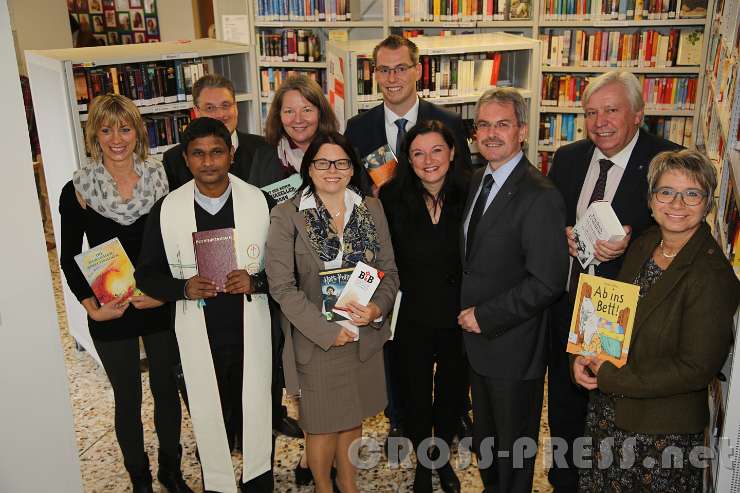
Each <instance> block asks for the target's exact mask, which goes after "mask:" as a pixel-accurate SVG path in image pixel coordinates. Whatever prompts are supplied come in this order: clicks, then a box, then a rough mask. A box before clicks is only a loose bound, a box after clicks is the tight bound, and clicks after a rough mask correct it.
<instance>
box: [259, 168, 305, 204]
mask: <svg viewBox="0 0 740 493" xmlns="http://www.w3.org/2000/svg"><path fill="white" fill-rule="evenodd" d="M302 184H303V179H302V178H301V175H300V173H293V174H292V175H290V176H289V177H287V178H284V179H282V180H280V181H276V182H275V183H271V184H269V185H265V186H264V187H262V191H263V192H266V193H267V194H269V195H270V197H272V198H273V199H275V201H276V202H277V203H278V204H282V203H283V202H285V201H286V200H290V199H292V198H293V196H294V195H295V193H296V191H297V190H298V188H300V186H301V185H302Z"/></svg>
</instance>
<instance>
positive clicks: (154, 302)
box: [131, 294, 164, 310]
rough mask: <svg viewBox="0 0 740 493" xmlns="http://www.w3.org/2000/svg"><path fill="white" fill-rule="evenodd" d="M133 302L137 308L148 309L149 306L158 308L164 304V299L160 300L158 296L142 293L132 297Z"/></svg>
mask: <svg viewBox="0 0 740 493" xmlns="http://www.w3.org/2000/svg"><path fill="white" fill-rule="evenodd" d="M131 304H132V305H134V308H136V309H137V310H146V309H148V308H157V307H160V306H162V305H164V301H159V300H158V299H156V298H152V297H151V296H149V295H147V294H141V295H139V296H132V297H131Z"/></svg>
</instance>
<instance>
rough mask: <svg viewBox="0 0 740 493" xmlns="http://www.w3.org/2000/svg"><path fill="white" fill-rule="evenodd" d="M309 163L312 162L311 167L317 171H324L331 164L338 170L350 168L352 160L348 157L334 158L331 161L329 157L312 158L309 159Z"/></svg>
mask: <svg viewBox="0 0 740 493" xmlns="http://www.w3.org/2000/svg"><path fill="white" fill-rule="evenodd" d="M311 164H313V167H314V168H316V169H317V170H319V171H325V170H327V169H329V168H331V165H332V164H333V165H334V169H336V170H339V171H343V170H345V169H350V168H351V167H352V161H350V160H349V159H335V160H333V161H332V160H329V159H314V160H313V161H311Z"/></svg>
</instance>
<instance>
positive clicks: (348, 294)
mask: <svg viewBox="0 0 740 493" xmlns="http://www.w3.org/2000/svg"><path fill="white" fill-rule="evenodd" d="M382 279H383V272H382V271H379V270H378V269H376V268H374V267H370V266H369V265H367V264H366V263H364V262H357V265H355V267H354V269H353V270H352V272H351V273H350V276H349V278H348V279H347V283H346V284H345V286H344V289H342V292H341V293H340V294H339V297H338V298H337V302H336V303H335V304H334V308H333V309H332V311H333V312H334V313H338V314H339V315H342V316H344V317H345V318H346V312H347V310H346V306H347V304H348V303H349V302H351V301H354V302H357V303H359V304H361V305H365V306H367V304H368V303H370V299H371V298H372V297H373V293H375V290H376V289H377V288H378V285H379V284H380V281H381V280H382ZM340 323H341V324H342V325H343V326H344V327H347V328H348V329H349V330H351V331H352V332H354V333H355V334H357V335H358V336H359V329H358V328H357V326H356V325H353V324H351V323H350V322H349V321H348V320H344V321H343V322H340Z"/></svg>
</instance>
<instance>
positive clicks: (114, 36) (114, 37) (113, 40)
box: [108, 31, 121, 45]
mask: <svg viewBox="0 0 740 493" xmlns="http://www.w3.org/2000/svg"><path fill="white" fill-rule="evenodd" d="M120 42H121V40H120V39H119V38H118V33H117V32H115V31H111V32H109V33H108V44H109V45H117V44H120Z"/></svg>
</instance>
